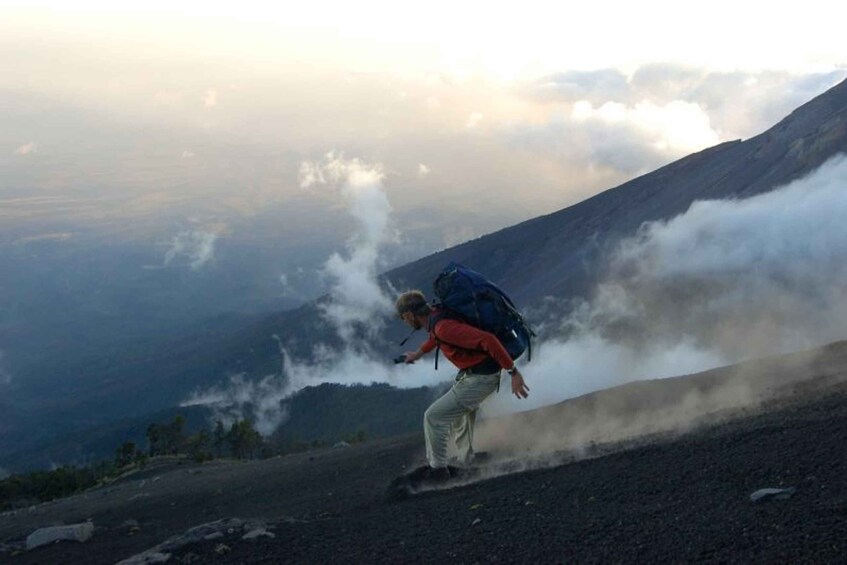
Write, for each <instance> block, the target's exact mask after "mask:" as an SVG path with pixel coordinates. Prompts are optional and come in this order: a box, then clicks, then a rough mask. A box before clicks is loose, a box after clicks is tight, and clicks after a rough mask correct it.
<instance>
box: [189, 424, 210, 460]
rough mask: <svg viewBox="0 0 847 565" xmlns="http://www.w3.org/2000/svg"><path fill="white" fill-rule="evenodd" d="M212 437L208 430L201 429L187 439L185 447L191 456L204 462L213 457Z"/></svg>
mask: <svg viewBox="0 0 847 565" xmlns="http://www.w3.org/2000/svg"><path fill="white" fill-rule="evenodd" d="M211 444H212V438H211V436H210V435H209V432H207V431H206V430H200V431H199V432H198V433H196V434H194V435H193V436H190V437H189V438H188V439H186V440H185V449H186V452H187V453H188V455H189V456H191V458H192V459H194V460H195V461H197V462H200V463H202V462H203V461H208V460H209V459H212V452H211V450H210V447H211Z"/></svg>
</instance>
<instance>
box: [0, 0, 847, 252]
mask: <svg viewBox="0 0 847 565" xmlns="http://www.w3.org/2000/svg"><path fill="white" fill-rule="evenodd" d="M845 16H847V8H845V7H843V6H841V5H840V4H839V3H834V2H823V1H810V2H805V3H803V4H802V5H796V4H792V5H786V4H780V3H769V4H761V3H744V2H737V1H735V2H729V1H717V2H710V3H708V4H704V5H698V6H696V7H692V6H690V5H686V4H685V3H680V2H669V1H668V2H665V1H647V2H636V3H633V2H618V1H595V2H590V3H589V2H587V3H560V5H557V6H551V5H550V3H548V2H535V1H524V2H506V3H500V4H497V5H494V4H492V3H488V2H446V1H443V2H442V1H435V2H428V3H423V4H418V5H411V4H408V3H400V2H369V1H363V2H309V3H301V4H297V5H294V4H292V3H279V4H276V5H274V4H271V3H266V2H255V1H241V2H216V1H208V0H207V1H196V2H195V1H181V2H180V1H173V0H171V1H163V0H148V1H145V2H126V1H123V2H107V1H64V2H58V1H54V2H39V1H32V2H0V97H2V103H3V107H4V112H3V116H2V117H0V167H2V169H3V174H2V175H0V177H2V178H0V218H3V221H4V222H5V223H6V224H7V226H9V225H13V224H14V225H15V226H17V229H18V230H19V231H20V233H18V234H17V236H16V237H21V236H26V237H37V236H38V234H39V233H41V232H50V230H53V231H54V232H55V231H58V232H59V233H63V234H65V233H73V225H71V226H68V225H66V224H68V223H71V224H73V222H75V221H76V222H78V223H80V224H85V225H87V226H88V227H91V226H102V227H103V228H104V229H108V228H109V227H110V226H111V227H112V228H115V226H119V227H120V228H121V229H124V230H129V231H132V230H131V227H132V226H135V227H137V229H138V233H152V232H157V231H159V230H165V228H164V227H163V226H162V221H160V220H161V219H162V218H167V221H168V222H170V223H169V224H168V225H169V226H170V227H169V228H167V229H171V230H174V229H177V228H178V227H179V226H178V224H179V223H180V222H182V223H183V224H185V225H187V224H189V223H190V224H191V225H198V224H203V223H204V222H207V223H209V225H214V226H217V227H216V228H214V229H216V230H217V232H218V233H219V235H227V234H228V235H233V234H235V232H237V231H238V230H237V228H234V227H232V223H233V221H234V220H233V219H234V218H235V219H237V218H241V219H243V218H245V217H247V218H249V217H252V216H255V215H257V214H261V213H267V212H273V211H278V212H279V213H280V214H281V215H283V216H284V215H285V214H286V213H287V214H289V216H291V217H297V218H300V219H302V217H303V216H304V214H306V215H307V214H316V215H317V217H319V218H320V217H324V218H327V217H332V213H333V210H336V211H337V208H338V207H339V205H338V204H337V194H334V193H331V192H327V191H324V192H321V191H315V190H305V189H303V188H302V187H300V186H299V184H298V182H297V171H298V169H299V166H300V164H301V163H302V162H303V161H305V160H311V159H318V158H320V157H321V156H322V155H324V154H326V153H327V152H329V151H334V152H336V153H341V154H343V155H345V156H348V157H350V158H359V159H362V160H363V161H365V162H368V163H374V164H379V165H380V166H382V167H383V169H384V170H385V171H386V177H385V185H386V191H387V193H388V196H389V200H390V201H391V204H392V207H393V209H394V211H395V213H396V215H397V218H398V219H399V221H401V223H402V225H403V226H405V227H406V229H407V230H408V232H409V234H407V235H411V234H414V233H418V232H427V230H429V231H430V232H435V233H437V237H434V238H431V240H430V241H428V243H427V244H426V245H424V246H423V247H422V248H421V249H419V250H418V251H421V252H424V251H426V250H427V249H431V248H437V247H438V246H441V245H450V244H454V243H457V242H459V241H462V240H464V239H467V238H469V237H474V236H478V235H481V234H482V233H485V232H487V231H491V230H493V229H497V228H499V227H503V226H505V225H508V224H511V223H515V222H517V221H520V220H523V219H526V218H529V217H533V216H535V215H539V214H543V213H547V212H551V211H553V210H556V209H559V208H562V207H564V206H567V205H569V204H573V203H575V202H577V201H579V200H581V199H584V198H585V197H587V196H590V195H592V194H594V193H596V192H597V191H599V190H603V189H607V188H611V187H613V186H615V185H617V184H620V183H621V182H624V181H625V180H628V179H630V178H633V177H634V176H637V175H639V174H643V173H646V172H649V171H650V170H653V169H655V168H656V167H658V166H661V165H662V164H665V163H668V162H670V161H673V160H675V159H677V158H680V157H682V156H684V155H686V154H689V153H691V152H693V151H697V150H700V149H703V148H705V147H708V146H711V145H714V144H716V143H719V142H721V141H726V140H730V139H736V138H745V137H749V136H752V135H755V134H757V133H759V132H761V131H763V130H764V129H766V128H767V127H770V126H771V125H773V124H774V123H775V122H776V121H778V120H779V119H781V118H782V117H783V116H784V115H786V114H787V113H788V112H790V111H791V110H792V109H793V108H795V107H796V106H798V105H799V104H802V103H803V102H805V101H807V100H809V99H810V98H812V97H814V96H815V95H817V94H820V93H821V92H823V91H824V90H826V89H827V88H829V87H830V86H832V85H833V84H835V83H837V82H838V81H839V80H842V79H843V78H844V77H845V76H847V42H844V41H843V22H844V21H845ZM481 197H484V198H485V199H486V207H485V209H484V210H481V209H480V206H479V201H480V200H479V199H480V198H481ZM445 201H448V202H449V206H446V208H448V210H446V211H444V208H445V205H444V202H445ZM433 210H439V212H438V213H433ZM457 214H458V215H459V216H460V217H461V218H462V219H461V221H458V219H457ZM57 217H61V219H62V222H61V223H62V226H61V229H60V230H59V229H58V228H57V226H56V225H53V224H56V223H57ZM204 218H206V219H204ZM134 220H138V222H134ZM294 223H296V222H294ZM301 223H302V222H301ZM142 226H143V227H142ZM174 226H176V227H174ZM221 226H228V227H224V228H221ZM210 229H211V228H210ZM292 229H294V228H290V229H289V231H288V232H285V233H286V237H287V238H289V239H292V238H293V239H297V240H298V241H299V239H298V237H300V236H298V237H295V236H294V234H293V232H292V231H291V230H292ZM298 229H299V228H298ZM327 229H328V228H327ZM415 230H417V232H416V231H415ZM301 235H302V234H301ZM302 238H303V240H304V241H305V240H306V239H308V238H307V236H306V235H302Z"/></svg>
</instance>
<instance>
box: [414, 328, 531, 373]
mask: <svg viewBox="0 0 847 565" xmlns="http://www.w3.org/2000/svg"><path fill="white" fill-rule="evenodd" d="M438 345H440V346H441V351H443V352H444V356H445V357H447V359H449V360H450V362H451V363H453V364H454V365H455V366H456V367H457V368H459V369H468V368H470V367H473V366H474V365H478V364H479V363H481V362H483V361H485V360H486V359H488V358H493V359H494V360H495V361H496V362H497V363H498V364H499V365H500V367H502V368H503V369H511V368H512V367H514V366H515V362H514V361H513V360H512V358H511V357H510V356H509V352H508V351H506V348H504V347H503V344H502V343H500V340H499V339H497V337H496V336H495V335H494V334H492V333H489V332H486V331H484V330H481V329H479V328H475V327H473V326H471V325H468V324H465V323H464V322H460V321H459V320H452V319H449V318H447V319H441V320H438V321H437V322H436V323H435V326H434V327H433V328H432V329H431V330H430V332H429V339H428V340H426V342H424V344H423V345H422V346H421V351H423V352H424V353H429V352H430V351H432V350H433V349H435V347H436V346H438Z"/></svg>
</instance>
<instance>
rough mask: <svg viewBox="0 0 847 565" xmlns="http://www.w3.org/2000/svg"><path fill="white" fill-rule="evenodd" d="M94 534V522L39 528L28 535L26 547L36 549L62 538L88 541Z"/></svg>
mask: <svg viewBox="0 0 847 565" xmlns="http://www.w3.org/2000/svg"><path fill="white" fill-rule="evenodd" d="M93 534H94V524H92V523H91V522H82V523H81V524H71V525H69V526H51V527H49V528H39V529H38V530H35V531H34V532H32V533H31V534H29V535H28V536H27V538H26V548H27V549H34V548H36V547H41V546H42V545H47V544H48V543H53V542H54V541H61V540H69V541H78V542H84V541H88V540H89V539H90V538H91V536H92V535H93Z"/></svg>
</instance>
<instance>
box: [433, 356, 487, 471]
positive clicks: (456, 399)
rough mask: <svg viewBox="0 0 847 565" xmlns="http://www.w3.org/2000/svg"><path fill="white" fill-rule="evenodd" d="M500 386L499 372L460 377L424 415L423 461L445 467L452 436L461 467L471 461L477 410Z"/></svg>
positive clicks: (434, 465) (461, 375)
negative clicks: (424, 443)
mask: <svg viewBox="0 0 847 565" xmlns="http://www.w3.org/2000/svg"><path fill="white" fill-rule="evenodd" d="M499 386H500V372H499V371H498V372H496V373H493V374H490V375H469V374H467V373H461V372H460V373H459V375H458V376H457V377H456V383H455V384H454V385H453V386H452V387H450V390H448V391H447V392H446V393H445V394H444V396H442V397H441V398H439V399H438V400H436V401H435V402H433V403H432V405H430V407H429V408H427V409H426V412H424V437H425V438H426V458H427V460H428V461H429V466H430V467H446V466H447V461H448V447H449V442H450V437H451V435H452V436H453V437H454V438H455V442H456V454H457V459H458V462H459V464H460V465H466V464H470V462H471V461H472V460H473V427H474V421H475V420H476V410H477V408H479V405H480V404H482V401H483V400H485V399H486V398H488V396H489V395H491V393H492V392H494V391H495V390H497V389H498V387H499Z"/></svg>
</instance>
